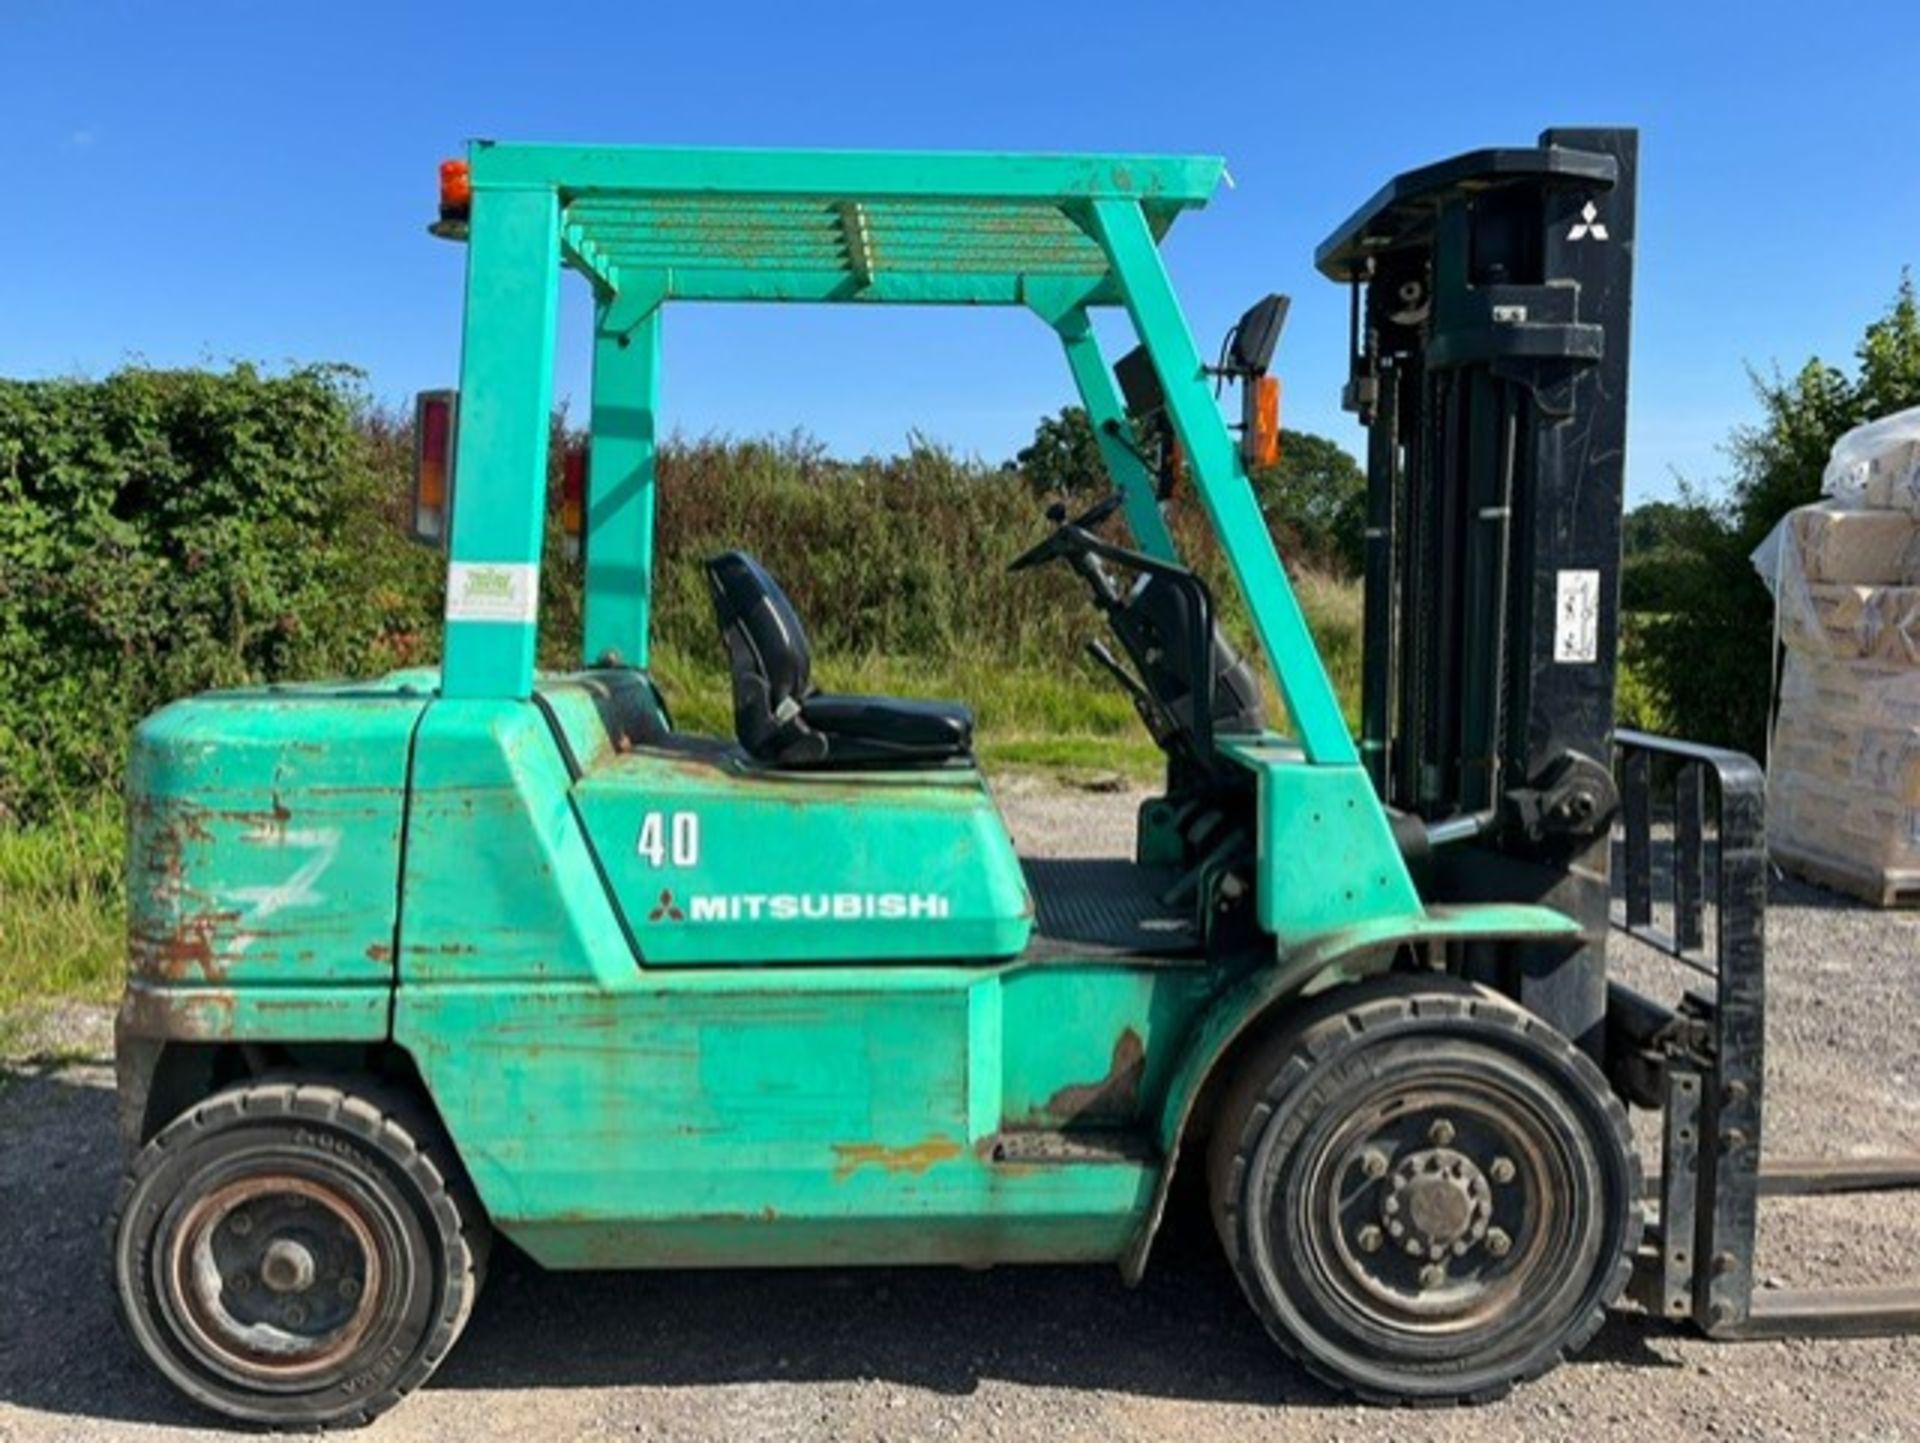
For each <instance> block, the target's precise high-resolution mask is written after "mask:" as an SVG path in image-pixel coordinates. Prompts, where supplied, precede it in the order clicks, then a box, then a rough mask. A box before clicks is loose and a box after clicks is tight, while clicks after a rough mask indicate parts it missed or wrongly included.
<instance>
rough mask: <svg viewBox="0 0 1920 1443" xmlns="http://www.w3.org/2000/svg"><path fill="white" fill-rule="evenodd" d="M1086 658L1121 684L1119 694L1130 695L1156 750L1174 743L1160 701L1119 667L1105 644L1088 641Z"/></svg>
mask: <svg viewBox="0 0 1920 1443" xmlns="http://www.w3.org/2000/svg"><path fill="white" fill-rule="evenodd" d="M1087 655H1088V656H1090V657H1092V658H1093V659H1094V660H1095V661H1097V662H1098V663H1100V665H1101V667H1102V668H1104V669H1105V671H1106V673H1107V675H1109V676H1111V677H1112V678H1113V679H1114V680H1115V681H1117V682H1118V683H1120V690H1122V691H1124V692H1125V693H1126V694H1127V699H1128V700H1129V701H1131V702H1132V703H1133V709H1134V710H1135V711H1136V712H1138V713H1139V714H1140V720H1141V722H1142V723H1143V724H1144V725H1145V726H1146V729H1147V734H1148V735H1149V736H1151V737H1152V738H1153V743H1154V745H1155V746H1157V747H1159V748H1160V749H1161V750H1162V751H1165V750H1166V749H1167V746H1168V744H1169V743H1170V742H1171V741H1172V740H1173V734H1174V727H1173V724H1172V722H1171V720H1170V719H1169V718H1168V716H1167V714H1166V712H1165V711H1164V710H1163V709H1162V708H1161V705H1160V702H1159V700H1158V699H1157V698H1156V697H1155V696H1154V694H1153V693H1152V692H1150V691H1148V690H1147V689H1146V688H1145V687H1144V686H1142V685H1141V684H1140V682H1139V681H1138V680H1137V679H1136V678H1135V677H1134V675H1133V673H1132V672H1130V671H1128V670H1127V669H1126V668H1125V667H1124V666H1122V665H1120V662H1119V659H1118V658H1117V657H1115V656H1114V654H1113V653H1112V652H1111V651H1109V650H1108V649H1107V644H1106V643H1105V642H1104V641H1089V642H1088V643H1087Z"/></svg>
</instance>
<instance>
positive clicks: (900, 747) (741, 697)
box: [707, 551, 973, 767]
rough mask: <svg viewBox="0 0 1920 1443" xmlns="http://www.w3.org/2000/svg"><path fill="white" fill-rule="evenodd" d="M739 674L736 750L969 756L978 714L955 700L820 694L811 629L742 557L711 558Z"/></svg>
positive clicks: (851, 756) (873, 761)
mask: <svg viewBox="0 0 1920 1443" xmlns="http://www.w3.org/2000/svg"><path fill="white" fill-rule="evenodd" d="M707 582H708V585H709V586H710V587H711V588H712V590H713V612H714V617H715V619H716V620H717V621H718V622H719V623H720V636H721V639H722V640H723V641H724V642H725V643H726V647H727V662H728V665H729V666H730V667H731V669H732V671H733V724H734V730H735V731H736V732H737V733H738V734H739V737H740V745H742V746H743V747H745V748H746V749H747V750H748V751H749V752H751V753H752V754H753V755H754V756H755V757H757V758H758V759H759V760H761V761H763V762H768V763H770V764H772V765H774V766H780V767H835V766H840V767H845V766H928V765H932V764H935V763H939V762H946V761H952V760H954V759H955V758H960V757H965V756H967V755H968V753H969V752H970V750H971V749H972V746H973V713H972V712H971V711H969V710H968V709H967V708H966V707H964V706H962V705H960V704H959V703H958V702H949V701H909V700H907V699H905V698H902V697H890V696H835V695H831V694H829V693H825V692H819V691H815V690H814V689H813V681H812V677H811V672H812V668H813V655H812V652H811V650H810V649H809V647H808V645H807V633H806V629H805V628H804V627H802V626H801V625H800V617H799V615H798V614H797V613H796V612H795V611H794V609H793V603H792V602H791V601H789V600H787V594H786V593H785V592H784V591H782V590H781V589H780V583H779V582H777V581H775V580H774V579H773V577H772V576H770V575H768V573H767V571H766V568H765V567H763V566H761V565H760V563H759V562H758V561H755V560H754V559H753V558H752V557H751V556H748V555H747V554H746V553H745V552H741V551H729V552H726V553H725V554H723V555H720V556H716V557H714V558H713V559H712V560H710V561H708V562H707Z"/></svg>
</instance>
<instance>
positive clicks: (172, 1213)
mask: <svg viewBox="0 0 1920 1443" xmlns="http://www.w3.org/2000/svg"><path fill="white" fill-rule="evenodd" d="M431 1147H432V1143H431V1140H430V1131H429V1128H428V1126H427V1125H426V1124H424V1123H423V1122H422V1121H420V1120H418V1119H417V1118H416V1117H415V1116H413V1110H412V1109H411V1108H409V1107H407V1106H406V1105H405V1104H404V1102H403V1101H402V1100H395V1101H393V1102H392V1103H387V1102H384V1101H383V1100H382V1098H381V1096H380V1094H378V1093H369V1094H367V1095H360V1093H359V1091H358V1090H357V1089H356V1090H354V1091H348V1090H344V1089H341V1088H336V1087H330V1086H323V1085H319V1084H315V1083H306V1082H270V1083H259V1084H254V1085H250V1086H245V1087H237V1088H234V1089H231V1090H229V1091H227V1092H222V1093H219V1094H217V1095H215V1096H213V1097H211V1098H208V1099H207V1100H206V1101H205V1102H202V1103H200V1104H199V1105H197V1106H196V1107H194V1108H192V1109H190V1110H189V1111H188V1112H187V1113H185V1114H184V1115H183V1116H181V1117H180V1118H179V1119H177V1120H176V1121H174V1122H172V1123H170V1124H169V1125H168V1126H167V1127H166V1128H165V1129H164V1130H162V1131H161V1132H160V1134H159V1135H158V1136H157V1137H155V1138H154V1139H153V1140H152V1141H151V1142H149V1143H148V1144H147V1145H146V1146H145V1147H144V1148H142V1149H141V1151H140V1153H139V1155H138V1156H137V1157H136V1158H135V1159H134V1162H133V1166H132V1167H131V1169H130V1170H129V1172H128V1175H127V1181H126V1183H125V1185H124V1187H123V1189H122V1192H121V1197H120V1207H119V1210H118V1212H117V1214H116V1217H115V1220H114V1225H113V1269H114V1282H115V1285H116V1290H117V1292H118V1294H119V1299H120V1310H121V1317H122V1319H123V1321H124V1322H125V1324H126V1328H127V1332H128V1334H129V1335H130V1336H131V1337H132V1339H133V1341H134V1343H135V1345H136V1346H137V1347H138V1348H139V1350H140V1351H141V1353H142V1354H144V1355H145V1357H146V1358H147V1360H148V1361H149V1362H150V1363H151V1364H152V1365H153V1366H154V1367H155V1368H156V1369H157V1370H158V1371H159V1372H160V1373H161V1374H162V1375H163V1376H165V1377H166V1378H167V1379H168V1381H170V1382H171V1383H173V1384H174V1385H175V1386H176V1387H178V1388H179V1389H180V1390H181V1391H182V1392H184V1393H185V1394H186V1395H187V1396H188V1397H190V1398H192V1399H194V1400H195V1401H196V1402H198V1403H200V1404H201V1405H203V1406H205V1407H207V1408H211V1409H213V1410H214V1411H216V1412H219V1413H222V1414H224V1415H226V1416H227V1417H229V1418H234V1419H238V1420H240V1421H243V1422H248V1423H255V1424H266V1425H269V1426H274V1427H282V1428H287V1427H323V1426H327V1425H337V1424H343V1423H344V1424H353V1423H364V1422H366V1421H368V1420H370V1419H371V1418H373V1417H374V1415H376V1414H378V1413H380V1412H382V1411H383V1410H385V1409H386V1408H388V1407H391V1406H392V1405H393V1404H394V1403H396V1402H397V1401H399V1399H400V1398H402V1397H404V1396H405V1395H406V1394H407V1393H408V1392H409V1391H410V1390H412V1389H413V1388H415V1387H417V1386H418V1385H419V1384H420V1383H421V1382H422V1381H424V1380H425V1378H426V1377H427V1375H428V1374H429V1373H431V1372H432V1371H433V1369H434V1368H435V1367H436V1366H437V1365H438V1364H439V1362H440V1360H441V1359H442V1358H443V1357H444V1356H445V1355H446V1352H447V1350H448V1348H450V1347H451V1346H452V1345H453V1341H454V1339H455V1338H456V1337H457V1336H458V1335H459V1332H460V1330H461V1328H462V1326H463V1325H464V1324H465V1322H466V1319H467V1315H468V1313H469V1312H470V1311H471V1309H472V1305H473V1299H474V1296H475V1294H476V1292H477V1290H478V1286H479V1276H478V1266H479V1262H480V1260H481V1259H482V1258H483V1257H484V1255H485V1236H486V1221H485V1219H484V1218H483V1217H481V1216H480V1215H479V1209H478V1207H477V1205H475V1204H473V1203H472V1202H471V1200H470V1199H467V1200H466V1201H465V1203H464V1205H463V1197H464V1193H463V1192H462V1191H461V1190H460V1189H458V1188H457V1187H455V1186H454V1185H452V1184H450V1182H449V1176H448V1174H449V1167H448V1163H447V1161H446V1160H445V1159H439V1158H436V1157H435V1156H434V1153H433V1151H431V1150H430V1149H431Z"/></svg>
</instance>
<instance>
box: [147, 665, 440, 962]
mask: <svg viewBox="0 0 1920 1443" xmlns="http://www.w3.org/2000/svg"><path fill="white" fill-rule="evenodd" d="M424 704H425V700H424V698H422V697H415V696H409V695H407V694H405V693H404V692H401V691H380V690H377V689H374V688H371V687H370V688H369V689H368V690H367V691H366V692H364V693H360V694H352V693H326V692H321V691H318V690H311V689H309V690H288V691H280V690H277V689H276V690H267V689H261V690H256V691H244V692H229V693H214V694H210V695H207V696H203V697H196V698H193V699H191V700H188V701H183V702H177V703H175V704H174V705H173V706H170V707H168V708H166V709H165V710H164V711H161V712H159V713H157V714H155V715H154V716H152V717H150V718H149V719H148V720H147V721H146V722H144V723H143V724H142V725H141V727H140V729H139V730H138V732H137V733H136V734H135V736H134V744H133V755H132V759H131V762H130V766H129V773H128V781H127V789H128V796H129V799H130V800H129V810H130V831H129V842H128V859H129V895H128V909H129V913H130V925H129V933H130V937H129V941H130V951H131V955H130V968H129V971H130V978H131V981H132V983H133V985H135V986H139V987H149V988H156V987H157V988H167V987H178V986H182V985H187V986H198V987H211V988H218V989H225V990H229V991H231V990H236V989H242V988H247V987H253V986H261V987H266V986H271V987H274V988H300V989H313V988H318V987H323V986H325V987H341V988H346V987H366V988H372V989H375V990H376V991H378V992H379V993H381V994H384V993H385V991H386V990H387V988H388V987H389V986H390V985H391V982H392V977H393V942H394V912H395V896H394V885H393V884H394V878H395V877H396V876H397V875H398V873H399V858H400V829H401V816H402V810H403V806H404V802H405V797H406V776H407V747H408V741H409V738H410V736H411V734H412V731H413V728H414V724H415V721H416V719H417V718H418V717H419V715H420V711H421V708H422V706H423V705H424Z"/></svg>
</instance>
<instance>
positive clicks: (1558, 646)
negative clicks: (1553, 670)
mask: <svg viewBox="0 0 1920 1443" xmlns="http://www.w3.org/2000/svg"><path fill="white" fill-rule="evenodd" d="M1553 659H1554V660H1555V661H1576V662H1578V661H1598V660H1599V659H1600V573H1599V572H1597V571H1562V572H1560V573H1559V575H1558V577H1557V579H1556V584H1555V586H1554V596H1553Z"/></svg>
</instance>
